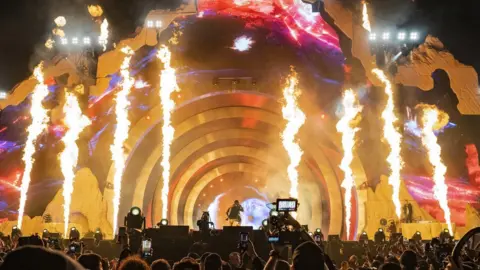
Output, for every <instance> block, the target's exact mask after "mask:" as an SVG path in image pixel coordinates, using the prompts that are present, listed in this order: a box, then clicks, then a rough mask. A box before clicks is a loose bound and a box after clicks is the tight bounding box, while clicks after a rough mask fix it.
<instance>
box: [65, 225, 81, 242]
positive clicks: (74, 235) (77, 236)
mask: <svg viewBox="0 0 480 270" xmlns="http://www.w3.org/2000/svg"><path fill="white" fill-rule="evenodd" d="M68 238H69V239H70V240H77V241H78V240H80V232H79V231H78V230H77V228H75V227H72V228H71V229H70V235H69V237H68Z"/></svg>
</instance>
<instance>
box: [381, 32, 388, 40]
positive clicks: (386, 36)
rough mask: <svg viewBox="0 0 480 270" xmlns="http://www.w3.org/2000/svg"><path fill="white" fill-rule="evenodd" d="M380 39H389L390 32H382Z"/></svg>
mask: <svg viewBox="0 0 480 270" xmlns="http://www.w3.org/2000/svg"><path fill="white" fill-rule="evenodd" d="M382 39H383V40H389V39H390V33H389V32H385V33H383V34H382Z"/></svg>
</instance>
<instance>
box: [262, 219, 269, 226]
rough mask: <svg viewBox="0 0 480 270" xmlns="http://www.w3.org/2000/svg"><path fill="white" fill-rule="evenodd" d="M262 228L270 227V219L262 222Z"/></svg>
mask: <svg viewBox="0 0 480 270" xmlns="http://www.w3.org/2000/svg"><path fill="white" fill-rule="evenodd" d="M262 226H263V227H267V226H268V219H264V220H263V221H262Z"/></svg>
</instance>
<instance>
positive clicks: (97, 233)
mask: <svg viewBox="0 0 480 270" xmlns="http://www.w3.org/2000/svg"><path fill="white" fill-rule="evenodd" d="M93 238H95V242H96V243H97V244H98V242H100V241H102V240H103V233H102V231H101V230H100V228H97V229H96V230H95V235H94V236H93Z"/></svg>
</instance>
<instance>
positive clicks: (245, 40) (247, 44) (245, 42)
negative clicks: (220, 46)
mask: <svg viewBox="0 0 480 270" xmlns="http://www.w3.org/2000/svg"><path fill="white" fill-rule="evenodd" d="M253 43H255V42H254V41H253V40H252V39H251V38H250V37H247V36H241V37H238V38H236V39H235V41H234V42H233V47H231V48H232V49H234V50H237V51H239V52H244V51H248V50H250V48H252V44H253Z"/></svg>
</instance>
